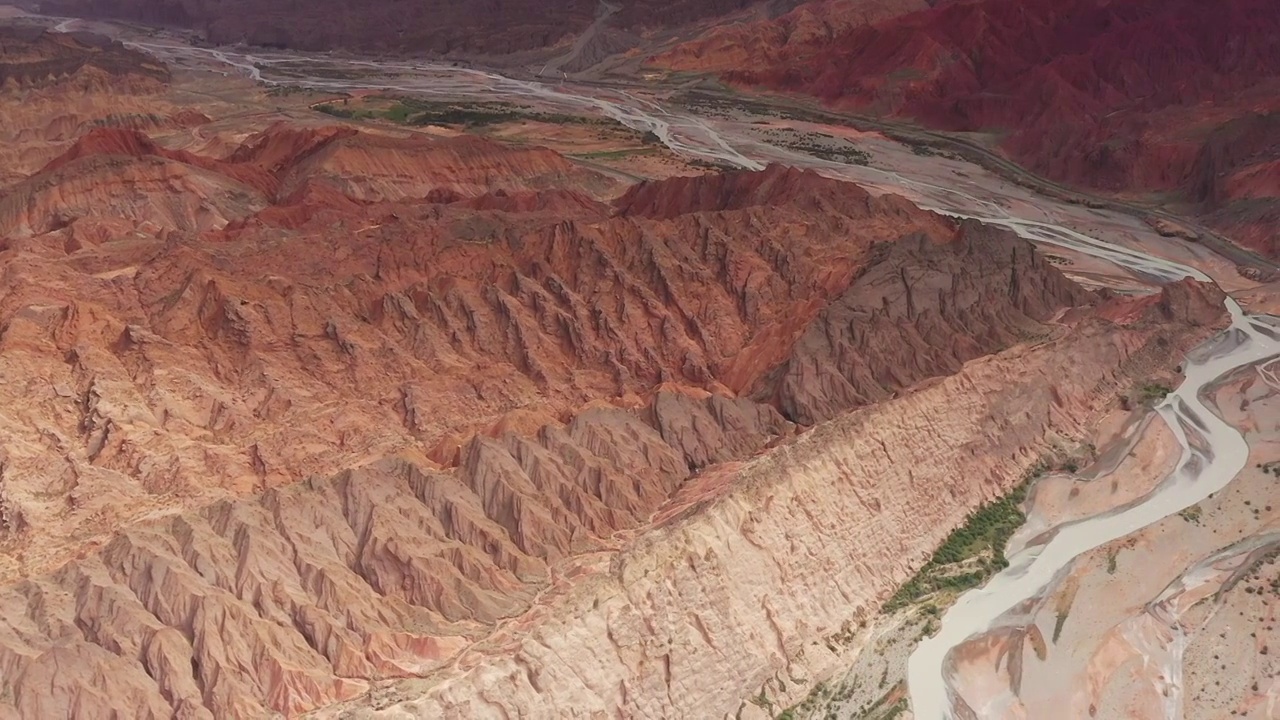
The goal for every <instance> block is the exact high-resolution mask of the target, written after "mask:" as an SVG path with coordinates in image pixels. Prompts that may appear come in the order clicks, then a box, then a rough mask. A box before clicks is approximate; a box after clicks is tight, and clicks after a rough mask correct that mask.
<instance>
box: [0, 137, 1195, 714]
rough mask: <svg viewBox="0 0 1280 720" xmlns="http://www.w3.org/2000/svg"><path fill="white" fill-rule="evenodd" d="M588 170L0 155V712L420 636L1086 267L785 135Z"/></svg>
mask: <svg viewBox="0 0 1280 720" xmlns="http://www.w3.org/2000/svg"><path fill="white" fill-rule="evenodd" d="M552 178H554V179H555V180H556V182H555V184H557V185H561V186H564V187H560V188H559V189H555V190H551V189H547V185H548V184H549V180H550V179H552ZM597 181H598V179H597V178H595V177H594V176H593V175H592V174H590V173H585V174H584V171H580V170H578V169H577V168H576V167H575V166H573V165H571V164H570V163H568V162H567V161H566V160H565V159H564V158H562V157H560V156H559V155H556V154H554V153H551V152H549V151H545V150H540V149H536V148H534V149H530V148H507V147H504V146H500V145H497V144H494V143H492V142H487V141H481V140H477V139H467V138H460V139H449V140H430V139H405V140H397V139H394V138H386V137H374V136H366V135H364V134H359V133H353V132H350V131H346V130H336V129H326V128H318V129H317V128H310V129H302V128H295V127H288V126H274V127H272V128H269V129H268V130H267V131H265V132H263V133H261V134H258V135H255V136H253V137H251V138H249V139H248V140H247V141H246V142H245V143H244V145H243V146H242V147H241V148H240V149H239V150H237V151H235V152H233V153H231V154H230V155H229V156H228V157H227V158H226V159H222V160H218V159H213V158H206V157H201V156H198V155H194V154H190V153H183V152H177V151H170V150H167V149H165V148H163V147H161V146H160V145H158V144H157V143H155V142H153V141H151V140H150V139H149V138H148V137H146V136H145V135H143V134H140V133H137V132H132V131H121V130H105V131H98V132H94V133H91V134H90V135H88V136H86V137H85V138H83V139H82V140H81V141H80V142H79V143H77V144H76V145H75V146H73V147H72V148H71V149H69V150H68V151H66V152H65V153H64V154H63V155H62V156H61V157H60V158H58V159H56V160H55V161H53V162H51V163H50V164H49V165H48V166H47V167H46V168H45V169H44V170H42V171H41V172H39V173H37V174H35V175H33V176H32V177H30V178H28V179H26V180H24V181H22V182H21V183H19V184H18V185H17V186H15V187H11V188H8V189H6V191H5V193H4V197H5V201H4V204H3V205H0V221H3V223H4V228H5V230H4V232H5V235H6V236H7V238H8V239H7V241H6V246H5V247H4V249H3V250H2V251H0V260H2V261H3V262H4V264H5V267H6V273H5V274H4V277H3V285H4V287H3V288H2V291H3V292H0V373H2V374H3V376H4V378H5V379H6V382H5V383H3V384H0V398H3V403H0V405H2V406H3V407H4V408H6V410H5V412H4V413H3V417H0V446H3V447H4V448H7V450H6V453H5V456H4V457H3V458H2V459H0V549H3V551H4V552H3V553H0V557H2V558H4V564H3V565H0V610H2V612H0V716H4V717H9V716H13V717H47V716H62V715H65V714H67V713H68V712H74V713H77V714H82V715H85V716H93V715H103V716H107V715H110V714H111V713H116V714H118V715H128V716H130V717H171V716H179V717H244V716H253V717H259V716H263V715H267V714H270V713H272V712H278V713H286V714H294V713H300V712H304V711H306V710H310V709H314V708H317V707H320V706H324V705H328V704H331V703H334V702H339V701H343V700H348V699H351V698H353V697H356V696H358V695H360V694H361V693H363V692H364V691H365V690H367V689H368V688H369V687H370V684H371V683H373V682H375V681H379V680H384V679H393V678H402V677H413V676H418V675H422V674H425V673H428V672H430V671H432V670H433V669H436V668H439V667H441V666H443V665H444V664H446V663H448V662H450V661H451V660H452V659H453V658H455V657H456V656H457V654H458V653H459V652H460V651H461V650H462V649H463V648H464V647H466V646H468V645H469V644H470V643H471V642H473V641H477V640H481V639H482V638H484V637H486V635H487V634H488V633H489V632H491V631H492V630H493V628H494V627H495V623H497V622H499V621H501V620H503V619H504V618H510V617H513V616H516V615H519V614H520V613H522V612H524V611H526V610H527V609H528V608H529V607H530V606H531V604H532V603H533V602H534V600H535V597H536V596H537V595H538V593H539V592H540V591H542V590H545V589H546V588H548V587H549V586H550V585H551V584H553V583H556V582H560V581H562V580H563V578H557V576H556V574H555V573H556V571H554V568H564V567H566V565H565V563H566V562H568V561H569V560H570V559H572V558H573V557H575V556H577V555H579V554H582V553H589V552H593V551H599V550H603V549H605V548H608V547H611V546H612V544H614V543H616V542H618V540H617V538H618V537H620V536H619V535H618V533H619V532H630V531H638V530H640V529H642V528H644V527H646V526H647V525H648V523H650V521H651V519H652V518H653V517H654V514H655V513H660V512H662V511H663V509H664V508H669V507H671V504H672V503H673V502H676V499H677V498H678V497H679V496H681V493H682V492H685V493H687V492H690V490H689V488H690V485H691V480H693V479H695V478H698V477H699V476H700V474H701V473H703V472H704V471H709V470H710V469H712V468H714V467H718V466H721V465H722V464H723V463H727V462H732V461H739V460H743V459H746V458H749V457H751V456H753V455H756V454H759V453H761V452H764V451H766V450H767V449H768V448H769V447H770V446H772V445H775V444H778V443H786V442H789V441H790V440H789V439H790V438H792V437H793V436H794V435H795V434H796V432H797V429H798V428H797V424H799V425H800V426H806V425H810V424H813V423H817V422H820V421H823V420H826V419H828V418H831V417H834V416H836V415H838V414H841V413H844V412H846V411H848V410H849V409H851V408H855V407H858V406H861V405H865V404H867V403H870V402H874V401H877V400H880V399H884V398H887V397H890V396H892V395H894V394H896V393H904V392H909V391H910V390H911V389H912V388H913V387H915V386H917V385H919V384H920V383H921V381H923V380H927V379H930V378H937V377H940V376H947V375H951V374H953V373H955V372H957V371H958V370H959V369H960V368H961V366H962V364H963V363H965V362H966V361H968V360H972V359H975V358H979V357H981V356H984V355H989V354H991V353H995V352H999V351H1001V350H1004V349H1006V348H1009V347H1011V346H1013V345H1017V344H1020V343H1023V342H1026V341H1031V342H1035V341H1038V340H1039V339H1041V338H1044V337H1047V336H1049V335H1053V334H1055V333H1061V332H1063V329H1062V327H1061V326H1058V325H1056V324H1053V323H1051V320H1052V319H1053V318H1054V317H1056V316H1057V315H1058V314H1059V311H1060V310H1062V309H1064V308H1067V307H1073V306H1078V307H1083V306H1088V305H1090V304H1092V303H1094V302H1095V300H1096V298H1095V297H1094V296H1093V295H1092V294H1091V293H1088V292H1085V291H1083V290H1081V289H1080V288H1079V287H1078V286H1076V285H1075V284H1073V283H1071V282H1070V281H1068V280H1067V279H1066V278H1064V277H1063V276H1062V275H1061V274H1060V273H1059V271H1058V270H1057V269H1055V268H1054V267H1053V266H1052V265H1050V264H1049V263H1047V262H1046V261H1045V260H1044V259H1042V258H1041V257H1040V256H1039V255H1038V254H1037V253H1036V251H1035V250H1034V249H1033V248H1032V247H1031V246H1030V245H1028V244H1026V243H1025V242H1024V241H1022V240H1020V239H1018V238H1016V237H1014V236H1012V235H1010V234H1008V233H1005V232H1002V231H996V230H992V229H990V228H987V227H983V226H980V225H977V224H972V223H959V224H958V223H956V222H954V221H952V220H949V219H946V218H943V217H940V216H936V215H933V214H931V213H927V212H924V211H921V210H919V209H918V208H915V207H914V206H912V205H911V204H910V203H908V202H906V201H905V200H903V199H901V198H898V197H895V196H879V197H877V196H872V195H870V194H869V193H867V192H866V191H865V190H863V189H861V188H859V187H857V186H854V185H850V184H845V183H840V182H835V181H832V180H828V179H824V178H822V177H819V176H817V175H815V174H813V173H809V172H802V171H797V170H792V169H787V168H782V167H776V166H775V167H770V168H768V169H766V170H764V171H761V172H733V173H725V174H717V175H708V176H704V177H697V178H678V179H673V180H669V181H663V182H651V183H644V184H641V185H638V186H636V187H634V188H633V189H631V190H630V191H629V192H627V193H626V194H624V195H623V196H622V197H621V198H619V199H618V200H617V201H615V202H613V203H604V202H601V201H599V200H597V199H593V197H592V196H591V195H592V193H591V191H590V188H591V187H592V184H593V183H595V182H597ZM569 188H578V189H579V190H572V189H569ZM125 189H127V192H126V191H125ZM12 198H19V199H20V200H18V201H15V200H12ZM177 198H181V199H180V200H178V199H177ZM46 217H56V218H58V221H57V222H56V223H49V222H45V221H43V220H42V219H43V218H46ZM1196 302H1200V303H1201V304H1207V303H1209V301H1208V300H1203V299H1202V300H1200V301H1197V300H1196V299H1195V298H1194V297H1191V298H1190V299H1189V300H1187V301H1186V302H1182V303H1181V304H1180V305H1178V307H1182V306H1194V305H1195V304H1196ZM1082 312H1085V313H1086V314H1087V312H1088V311H1087V310H1083V311H1082ZM1138 314H1141V313H1138ZM1184 314H1185V315H1187V316H1188V317H1190V312H1189V311H1188V312H1187V313H1184ZM1211 320H1212V319H1211ZM1091 322H1093V321H1091ZM1110 322H1111V321H1107V320H1102V319H1098V320H1097V321H1096V323H1097V324H1095V325H1094V326H1091V327H1093V328H1094V329H1093V330H1091V331H1090V332H1091V333H1094V334H1097V333H1100V332H1103V329H1104V328H1106V327H1109V325H1108V323H1110ZM1126 322H1130V321H1129V320H1126ZM1143 322H1145V321H1143ZM1188 324H1190V323H1189V321H1187V320H1185V319H1178V320H1175V321H1174V322H1169V321H1168V319H1162V320H1161V323H1159V324H1154V325H1149V326H1144V327H1146V328H1148V329H1144V330H1143V331H1142V333H1150V332H1157V331H1158V332H1165V333H1168V334H1170V337H1173V336H1175V335H1176V334H1177V333H1179V332H1182V329H1183V328H1184V327H1185V326H1187V325H1188ZM1143 342H1145V340H1144V341H1143ZM1139 344H1141V343H1139ZM668 512H670V511H669V510H668Z"/></svg>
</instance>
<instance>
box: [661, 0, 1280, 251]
mask: <svg viewBox="0 0 1280 720" xmlns="http://www.w3.org/2000/svg"><path fill="white" fill-rule="evenodd" d="M905 7H906V8H910V7H911V6H910V5H906V6H905ZM903 9H904V6H883V5H877V4H874V3H868V2H855V3H850V4H847V5H835V4H833V3H813V4H811V5H806V6H802V8H800V9H798V10H796V11H795V12H793V13H791V14H790V15H787V16H784V17H782V18H779V19H778V20H775V21H769V22H763V23H758V24H756V25H753V26H740V27H737V28H732V29H727V30H719V31H715V32H713V33H712V34H711V35H709V36H708V37H707V38H704V39H702V40H698V41H695V42H693V43H691V44H690V45H688V46H685V47H683V48H680V49H678V50H676V51H674V52H672V53H669V54H668V55H664V56H662V57H659V58H657V59H656V61H657V62H658V63H659V64H665V65H667V66H670V67H675V68H680V69H698V68H699V67H702V68H706V69H711V70H716V71H723V72H724V73H725V75H726V77H727V78H729V79H730V80H732V81H733V82H736V83H738V84H742V85H753V86H755V85H760V86H766V87H770V88H777V89H783V90H790V91H796V92H801V93H806V94H810V95H814V96H817V97H819V98H821V99H823V100H826V101H828V102H831V103H835V104H838V105H843V106H846V107H853V108H857V109H859V110H862V111H866V112H873V113H881V114H887V115H893V116H898V117H904V118H911V119H914V120H917V121H920V122H923V123H925V124H927V125H930V126H934V127H939V128H943V129H948V130H965V131H987V132H991V133H995V134H996V136H997V138H998V142H999V144H1000V147H1002V148H1003V149H1004V150H1005V151H1007V152H1008V154H1009V155H1011V156H1012V157H1013V158H1015V159H1017V160H1018V161H1020V162H1022V163H1024V164H1026V165H1027V166H1029V167H1030V168H1031V169H1033V170H1035V171H1036V172H1039V173H1042V174H1044V175H1047V176H1049V177H1051V178H1055V179H1058V180H1065V181H1068V182H1070V183H1075V184H1078V185H1082V186H1087V187H1092V188H1098V189H1102V190H1107V191H1117V192H1128V191H1143V192H1145V191H1166V190H1179V191H1181V192H1182V193H1183V197H1185V198H1186V199H1188V200H1189V201H1192V202H1195V203H1198V204H1199V209H1200V210H1201V211H1204V212H1209V213H1212V215H1211V218H1212V219H1214V220H1216V222H1217V224H1218V225H1220V226H1224V227H1226V228H1228V229H1231V230H1233V231H1238V232H1237V234H1243V236H1244V239H1253V240H1254V241H1255V242H1254V244H1255V245H1256V246H1257V247H1259V248H1260V249H1261V250H1263V251H1266V252H1270V253H1272V254H1274V253H1275V252H1276V250H1277V248H1276V246H1275V245H1274V242H1275V241H1274V239H1273V238H1274V236H1275V235H1276V233H1275V232H1274V229H1275V225H1274V220H1275V219H1276V217H1277V215H1276V210H1275V207H1276V198H1277V196H1278V195H1280V189H1278V188H1277V185H1276V182H1275V172H1274V167H1273V166H1274V164H1275V162H1276V161H1277V160H1280V155H1278V154H1277V152H1278V151H1277V148H1280V135H1277V134H1276V131H1275V128H1276V123H1275V122H1274V121H1273V118H1274V116H1275V113H1277V112H1280V105H1278V104H1277V102H1278V101H1277V98H1280V45H1277V43H1276V42H1275V38H1276V37H1277V36H1280V8H1278V7H1277V5H1276V4H1275V3H1274V2H1271V0H1229V1H1227V2H1218V3H1204V2H1198V1H1197V0H1106V1H1104V0H1066V1H1065V2H1059V1H1057V0H966V1H964V2H959V1H955V2H942V3H938V4H936V5H935V6H933V7H931V8H923V9H916V11H914V12H906V13H903V12H902V10H903ZM821 13H826V14H827V15H828V16H832V15H834V16H836V17H846V16H849V17H852V18H854V20H853V21H849V20H844V21H842V22H836V23H833V22H824V23H823V24H822V28H823V32H804V31H803V30H799V29H797V28H804V27H806V25H805V23H804V19H805V18H806V17H809V16H812V15H815V14H821ZM744 47H748V48H757V47H758V48H760V50H759V51H757V50H755V49H752V50H751V51H750V52H751V55H752V56H753V57H752V62H751V63H750V64H746V63H743V62H740V59H741V58H739V55H741V53H742V52H743V50H742V48H744ZM1211 187H1212V188H1214V189H1212V190H1211V189H1210V188H1211Z"/></svg>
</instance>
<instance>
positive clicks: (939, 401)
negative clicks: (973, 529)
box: [333, 286, 1223, 718]
mask: <svg viewBox="0 0 1280 720" xmlns="http://www.w3.org/2000/svg"><path fill="white" fill-rule="evenodd" d="M1167 293H1168V294H1169V295H1170V296H1173V297H1176V298H1177V299H1170V298H1166V299H1161V300H1159V301H1158V302H1156V303H1155V304H1154V305H1151V304H1147V306H1146V307H1145V309H1143V308H1142V307H1139V308H1138V314H1137V316H1136V318H1135V319H1133V320H1132V321H1130V322H1129V324H1127V325H1116V324H1113V323H1111V322H1109V321H1104V320H1099V319H1096V318H1089V319H1086V320H1084V321H1082V322H1079V323H1078V324H1076V325H1074V326H1073V327H1071V328H1069V329H1061V332H1060V333H1059V334H1057V335H1056V336H1055V337H1054V338H1053V339H1051V340H1049V341H1047V342H1045V343H1042V344H1039V345H1036V346H1027V345H1021V346H1019V347H1017V348H1015V349H1012V350H1008V351H1006V352H1003V353H1000V354H997V355H994V356H988V357H986V358H983V359H981V360H978V361H975V362H972V363H969V364H967V365H966V366H965V367H964V368H963V369H962V370H961V371H960V372H958V373H957V374H955V375H952V376H950V377H947V378H945V379H942V380H940V381H938V382H936V383H933V384H929V385H928V386H926V387H923V388H920V389H918V390H916V391H914V392H911V393H909V394H906V395H905V396H903V397H899V398H897V399H893V400H890V401H887V402H884V403H881V404H877V405H875V406H873V407H871V408H867V409H865V410H859V411H855V412H853V413H850V414H847V415H844V416H842V417H840V418H838V419H836V420H833V421H831V422H829V423H826V424H823V425H821V426H819V427H818V428H817V429H815V430H814V431H812V432H810V433H807V434H805V435H803V436H801V437H800V438H798V439H796V440H795V441H793V442H790V443H787V444H784V445H782V446H781V447H778V448H776V449H774V450H773V451H771V452H769V453H767V454H765V455H763V456H760V457H757V458H756V459H753V460H751V461H749V462H747V463H745V464H744V465H741V466H735V467H731V468H726V469H724V471H723V476H721V477H715V478H707V479H705V480H704V481H703V482H701V483H699V484H697V485H696V488H697V490H701V493H698V492H696V491H693V489H691V492H690V493H689V494H688V495H685V496H680V495H677V500H676V502H675V503H673V507H672V508H670V509H668V510H667V512H666V513H665V514H664V515H663V516H661V517H660V519H659V523H658V524H657V526H655V527H654V528H652V529H651V530H649V531H648V532H647V533H645V534H644V535H642V536H639V537H637V538H636V539H635V540H634V541H632V542H631V543H629V544H628V545H626V546H625V547H623V548H621V549H619V550H617V551H616V552H612V553H609V554H608V556H607V557H605V558H602V559H600V560H598V561H597V562H596V563H595V565H594V568H595V572H594V574H592V575H591V576H589V577H588V578H585V579H582V580H580V581H578V582H577V583H576V584H575V586H574V587H573V588H572V589H570V590H565V591H564V592H563V593H561V594H556V595H553V596H550V597H544V598H543V601H542V602H540V604H539V606H537V607H535V608H534V609H533V610H531V611H529V612H528V613H526V614H525V615H524V616H522V617H521V618H520V619H519V620H518V621H515V622H512V623H510V624H508V625H505V626H504V627H503V628H502V629H500V630H498V631H497V632H496V633H495V634H494V636H492V637H491V638H490V639H489V640H488V641H487V642H486V643H484V644H482V645H478V646H474V647H472V648H469V649H467V650H465V651H463V652H462V653H461V654H460V656H459V659H458V661H457V662H455V663H454V664H452V665H451V666H449V667H448V668H446V669H444V670H442V671H441V672H439V673H436V674H433V675H432V676H431V678H430V680H428V681H426V682H416V681H406V682H400V683H397V684H395V685H393V686H391V687H390V688H387V689H384V690H382V691H380V692H379V693H378V696H377V702H376V703H375V704H374V705H373V707H370V705H369V703H367V702H360V703H351V704H347V705H345V706H342V707H341V708H340V710H341V711H342V712H343V713H344V714H343V716H344V717H350V716H354V717H366V716H377V717H394V718H411V717H423V716H428V717H435V716H440V717H469V716H483V717H490V716H492V717H502V716H507V717H511V716H519V717H534V718H553V717H594V716H596V715H610V714H614V713H621V714H623V715H631V716H645V717H726V716H738V717H765V715H764V713H763V711H762V710H761V709H760V708H758V707H756V706H755V705H753V704H752V703H751V701H750V700H749V698H751V697H754V696H755V695H756V694H757V693H758V692H759V688H760V687H761V685H762V684H763V683H764V682H765V681H767V680H771V681H772V680H780V681H781V682H782V683H783V684H785V685H786V686H787V687H789V688H790V690H789V691H788V692H789V693H790V694H789V697H792V698H794V699H795V700H797V701H798V700H799V699H800V698H803V697H804V696H805V695H806V694H807V693H808V691H809V690H810V689H811V688H812V687H813V685H814V683H815V681H816V679H817V678H820V677H822V676H823V675H824V673H825V672H826V671H827V670H828V669H829V668H834V667H838V663H839V660H838V657H839V656H840V655H841V654H844V653H848V652H853V651H857V649H858V648H859V647H861V646H862V645H864V644H866V643H867V638H866V637H865V633H860V632H859V631H858V629H857V628H858V626H859V622H860V621H861V620H863V619H866V618H868V617H869V616H870V615H871V614H873V613H875V612H876V611H877V609H878V607H879V605H880V603H882V602H883V601H884V600H885V599H886V598H887V597H888V596H889V595H890V594H892V592H893V591H894V590H895V589H896V587H897V585H898V584H899V583H901V582H903V581H904V580H906V579H907V578H908V577H909V576H910V575H911V573H912V572H913V570H914V569H915V568H917V567H919V566H920V564H922V563H923V562H924V561H925V560H926V559H927V558H928V557H929V556H930V554H931V553H932V551H933V549H934V548H935V546H936V545H937V543H938V542H940V541H941V539H942V538H943V537H944V536H945V534H946V533H947V531H948V529H949V528H952V527H954V526H956V525H957V524H959V523H960V522H962V520H963V517H964V516H965V514H966V513H968V512H969V511H970V510H971V509H972V508H974V507H975V506H977V505H978V504H980V503H981V502H984V501H987V500H990V499H992V498H993V497H995V496H997V495H999V494H1001V493H1003V492H1005V491H1006V490H1008V489H1009V488H1010V487H1011V486H1012V485H1014V484H1016V483H1017V482H1018V479H1019V476H1020V475H1021V473H1022V471H1023V470H1024V469H1025V468H1027V467H1029V466H1031V465H1032V464H1034V463H1035V462H1036V460H1037V459H1038V457H1040V455H1041V454H1042V453H1044V452H1046V451H1050V450H1052V449H1054V448H1057V447H1062V446H1064V445H1069V444H1071V443H1072V442H1075V441H1077V440H1078V439H1079V438H1080V437H1081V434H1082V433H1083V431H1084V429H1085V428H1086V427H1088V426H1089V425H1090V424H1092V423H1093V422H1095V421H1096V418H1097V416H1098V413H1100V412H1101V411H1103V410H1104V409H1105V408H1106V407H1107V406H1109V405H1111V404H1112V403H1114V399H1115V395H1116V392H1117V391H1119V390H1121V389H1122V388H1124V387H1127V386H1129V385H1130V384H1131V383H1132V382H1133V381H1134V380H1136V379H1139V378H1143V377H1149V374H1150V373H1152V372H1154V371H1157V370H1158V369H1164V368H1167V365H1168V362H1169V356H1170V354H1171V353H1172V354H1174V355H1176V354H1177V353H1179V352H1181V351H1183V350H1185V349H1187V348H1188V347H1189V346H1190V345H1191V344H1192V343H1194V342H1196V341H1198V340H1200V339H1203V338H1204V337H1206V336H1207V335H1208V334H1209V333H1211V332H1213V328H1214V327H1220V326H1221V324H1222V323H1223V314H1222V312H1221V311H1220V310H1219V311H1214V310H1213V307H1214V306H1213V305H1212V301H1213V300H1214V299H1215V298H1213V297H1212V295H1213V293H1212V292H1210V293H1207V294H1206V293H1204V292H1203V291H1200V290H1194V289H1190V288H1188V287H1184V286H1178V287H1173V288H1171V289H1170V290H1168V291H1167ZM1183 302H1187V303H1189V304H1192V305H1196V306H1197V307H1198V308H1199V310H1197V311H1196V312H1195V313H1193V314H1196V315H1199V314H1200V313H1201V312H1204V313H1206V317H1211V324H1210V325H1208V326H1199V327H1195V326H1191V325H1186V324H1180V323H1170V322H1168V320H1167V318H1168V315H1167V314H1165V313H1164V312H1163V311H1161V310H1159V309H1157V307H1165V306H1167V305H1170V304H1172V305H1180V304H1181V303H1183ZM1219 307H1220V306H1219ZM345 713H350V714H349V715H348V714H345ZM333 714H334V715H337V714H338V712H337V710H335V712H334V713H333Z"/></svg>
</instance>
